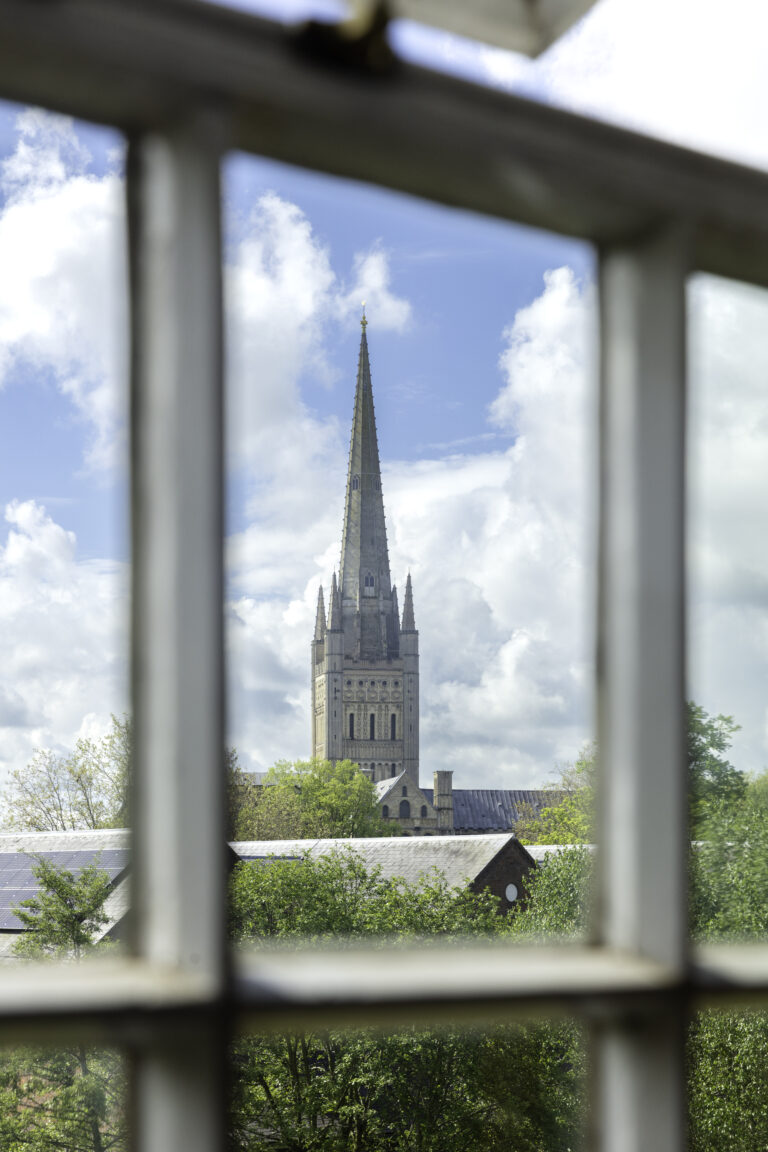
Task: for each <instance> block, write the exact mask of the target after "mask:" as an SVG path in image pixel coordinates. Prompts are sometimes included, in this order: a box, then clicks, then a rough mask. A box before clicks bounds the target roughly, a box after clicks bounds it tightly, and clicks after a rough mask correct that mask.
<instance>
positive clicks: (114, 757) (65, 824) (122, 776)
mask: <svg viewBox="0 0 768 1152" xmlns="http://www.w3.org/2000/svg"><path fill="white" fill-rule="evenodd" d="M131 756H132V749H131V722H130V720H129V719H128V717H127V716H123V717H122V718H121V719H119V718H118V717H117V716H113V717H112V726H111V728H110V730H109V732H108V733H107V734H106V736H102V737H101V739H98V740H92V739H90V738H86V737H82V738H81V739H80V740H78V741H77V743H76V745H75V748H74V751H73V752H71V753H70V754H69V756H57V755H56V754H55V753H54V752H51V751H50V750H49V749H41V750H40V751H38V752H36V753H35V755H34V756H33V758H32V760H31V761H30V763H29V764H28V765H27V766H26V768H24V769H23V771H22V770H21V769H16V770H15V771H13V772H12V773H11V776H10V779H9V781H8V783H7V785H6V787H5V789H4V790H3V795H2V825H3V827H4V828H6V829H13V830H18V831H24V832H67V831H70V830H73V829H77V828H121V827H125V825H126V824H127V822H128V821H127V797H128V782H129V779H130V767H131Z"/></svg>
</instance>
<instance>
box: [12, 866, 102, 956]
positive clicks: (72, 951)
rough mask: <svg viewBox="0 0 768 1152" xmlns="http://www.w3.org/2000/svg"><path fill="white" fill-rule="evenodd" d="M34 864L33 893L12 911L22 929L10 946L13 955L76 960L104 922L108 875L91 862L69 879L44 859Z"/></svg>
mask: <svg viewBox="0 0 768 1152" xmlns="http://www.w3.org/2000/svg"><path fill="white" fill-rule="evenodd" d="M36 860H37V864H36V865H35V867H34V868H33V870H32V871H33V874H34V876H35V878H36V879H37V881H38V883H39V885H40V889H39V892H38V894H37V895H36V896H32V897H30V898H29V899H28V900H22V901H21V903H20V904H18V905H17V906H16V907H15V908H14V912H15V913H16V916H17V917H18V918H19V920H20V921H21V922H22V924H23V925H24V928H25V929H26V931H25V932H24V933H23V935H21V936H20V937H19V939H18V941H17V943H16V947H15V951H16V955H17V956H25V957H28V958H31V957H36V958H43V957H46V958H48V957H56V958H58V959H74V960H79V959H80V958H81V957H82V955H83V953H84V952H86V951H88V950H90V949H91V948H92V946H93V940H94V936H95V934H96V932H97V931H98V929H99V928H101V927H102V926H103V925H104V924H106V923H107V915H106V913H105V911H104V901H105V900H106V898H107V896H108V895H109V893H110V891H111V890H112V881H111V880H110V878H109V873H107V872H105V871H104V870H103V869H101V868H99V866H98V864H96V863H93V864H89V865H88V866H87V867H86V868H83V869H82V871H81V872H80V873H79V874H78V875H77V876H75V875H74V873H72V872H70V871H69V870H68V869H66V868H57V867H56V866H55V865H54V864H52V863H51V862H50V860H48V859H46V857H45V856H37V857H36Z"/></svg>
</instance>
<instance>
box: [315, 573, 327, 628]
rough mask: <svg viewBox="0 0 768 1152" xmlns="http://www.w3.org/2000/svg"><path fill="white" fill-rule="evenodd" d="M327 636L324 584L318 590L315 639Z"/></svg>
mask: <svg viewBox="0 0 768 1152" xmlns="http://www.w3.org/2000/svg"><path fill="white" fill-rule="evenodd" d="M324 636H325V601H324V600H323V586H322V584H321V585H320V587H319V588H318V590H317V615H316V616H315V640H322V639H323V637H324Z"/></svg>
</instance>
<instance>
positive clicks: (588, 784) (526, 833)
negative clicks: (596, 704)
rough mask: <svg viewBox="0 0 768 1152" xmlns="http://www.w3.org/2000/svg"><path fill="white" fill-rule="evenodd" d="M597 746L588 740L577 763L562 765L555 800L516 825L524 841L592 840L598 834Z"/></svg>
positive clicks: (587, 841) (566, 841) (518, 834)
mask: <svg viewBox="0 0 768 1152" xmlns="http://www.w3.org/2000/svg"><path fill="white" fill-rule="evenodd" d="M596 771H597V746H596V745H595V744H586V745H585V746H584V748H582V750H581V752H580V754H579V756H578V758H577V759H576V760H575V762H574V763H573V764H566V765H565V766H564V767H562V768H561V769H560V773H559V778H558V780H557V782H556V784H555V785H554V786H553V789H552V794H553V803H552V804H550V805H547V806H545V807H544V808H542V809H541V811H540V812H539V813H534V812H531V811H528V812H526V813H524V815H523V818H522V820H520V821H518V823H517V825H516V826H515V835H516V836H517V838H518V839H519V840H520V841H521V842H522V843H523V844H590V843H592V842H593V840H594V838H595V829H594V796H595V777H596Z"/></svg>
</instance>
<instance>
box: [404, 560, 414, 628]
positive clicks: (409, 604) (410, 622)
mask: <svg viewBox="0 0 768 1152" xmlns="http://www.w3.org/2000/svg"><path fill="white" fill-rule="evenodd" d="M400 631H401V632H415V631H416V620H415V618H414V615H413V588H412V587H411V574H410V572H409V573H408V579H407V580H406V581H405V601H404V603H403V622H402V624H401V626H400Z"/></svg>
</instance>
